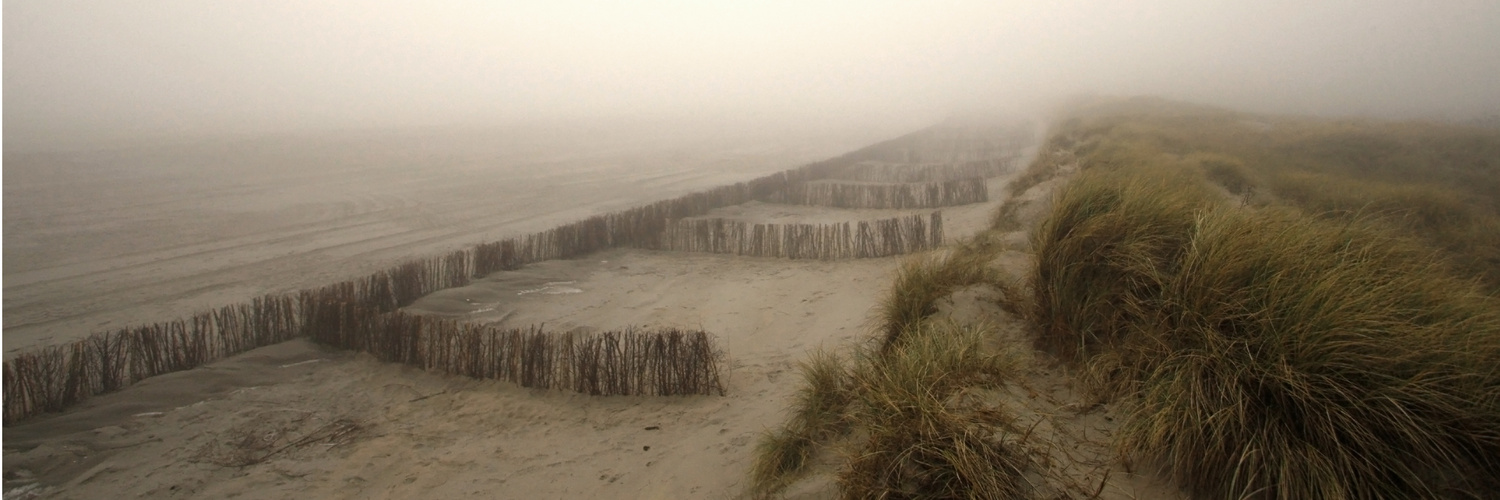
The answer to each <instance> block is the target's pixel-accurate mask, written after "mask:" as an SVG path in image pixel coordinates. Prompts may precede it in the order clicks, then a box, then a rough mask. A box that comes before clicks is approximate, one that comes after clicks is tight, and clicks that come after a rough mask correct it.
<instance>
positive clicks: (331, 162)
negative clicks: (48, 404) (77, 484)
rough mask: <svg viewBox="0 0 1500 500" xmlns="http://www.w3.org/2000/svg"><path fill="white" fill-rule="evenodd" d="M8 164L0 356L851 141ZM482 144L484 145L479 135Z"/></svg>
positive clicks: (781, 164)
mask: <svg viewBox="0 0 1500 500" xmlns="http://www.w3.org/2000/svg"><path fill="white" fill-rule="evenodd" d="M396 139H400V140H395V139H392V140H389V141H381V140H370V139H362V140H361V141H358V142H348V141H345V142H337V141H334V142H333V143H332V144H325V142H326V141H325V142H318V141H314V142H313V143H311V144H303V143H295V142H294V143H283V142H269V143H255V144H248V145H236V144H229V145H218V146H215V147H213V148H208V147H207V146H201V147H199V146H195V147H186V146H184V147H177V148H164V149H160V150H148V151H123V152H87V153H67V154H63V153H49V154H11V153H7V155H6V158H5V183H4V186H5V196H4V204H5V207H4V208H5V210H4V213H5V220H4V226H5V227H4V233H5V251H4V260H5V262H4V270H5V276H4V324H5V333H4V337H5V339H4V340H5V350H6V352H7V353H13V352H15V351H17V350H20V349H25V348H30V347H35V346H39V345H46V344H53V343H61V342H64V341H69V340H73V339H76V338H79V337H82V336H84V335H87V334H89V333H93V332H95V331H100V330H104V329H110V328H118V327H121V326H125V325H130V324H141V323H149V322H154V321H163V320H169V319H173V318H178V317H183V316H187V315H190V314H192V313H194V312H197V311H199V310H203V309H207V308H211V307H219V306H222V305H225V304H230V303H235V302H240V301H245V300H248V299H249V298H251V297H254V296H258V295H262V294H266V293H277V292H285V291H291V290H296V289H300V288H304V287H309V286H318V285H323V284H327V283H331V282H335V281H338V280H342V279H348V278H352V277H355V276H358V275H361V274H365V273H370V272H374V271H377V270H380V269H385V268H387V267H389V266H391V265H393V264H395V263H397V262H399V261H401V260H403V259H407V258H410V257H413V256H423V255H434V254H437V253H439V252H441V251H446V250H453V249H457V248H461V247H464V246H467V245H472V244H474V243H479V242H481V241H488V240H495V239H500V238H502V237H508V236H515V235H520V234H525V233H528V232H534V231H542V230H546V229H550V228H552V227H555V226H557V225H559V224H562V223H567V222H572V221H574V220H578V219H583V218H586V217H589V216H592V215H596V214H599V213H607V212H611V211H615V210H620V209H624V208H628V207H631V206H635V205H639V204H644V203H649V202H652V201H655V200H658V199H664V198H669V197H672V196H676V195H680V194H685V193H688V192H692V191H696V190H701V189H706V188H710V187H714V186H719V185H723V184H730V183H734V182H738V181H743V180H747V179H750V178H754V177H757V176H760V175H764V174H767V173H771V172H775V171H779V170H783V169H786V168H790V167H794V166H797V165H799V164H802V163H806V162H808V161H813V160H817V159H821V158H825V157H827V156H829V155H832V154H835V153H838V152H842V151H844V150H846V149H847V148H848V147H849V144H847V143H845V142H843V141H838V140H828V141H826V142H817V141H803V142H775V141H772V140H769V139H765V140H761V141H760V142H755V141H748V140H747V141H727V142H726V141H698V142H691V141H680V140H679V141H676V142H672V141H665V142H663V141H656V142H649V141H648V142H645V143H642V142H641V141H623V142H622V141H614V142H610V141H601V142H599V143H593V142H588V141H582V140H580V141H575V142H566V143H561V144H556V145H553V146H554V147H551V148H550V149H548V148H540V147H533V148H531V149H525V148H520V151H519V152H517V151H513V150H512V149H516V148H511V149H507V147H506V146H507V145H506V144H499V145H491V144H490V142H494V141H493V140H492V139H490V138H479V139H473V138H471V140H469V142H463V143H454V142H453V141H452V140H449V141H448V142H442V143H438V144H428V143H427V142H423V141H420V140H415V139H409V138H396ZM481 139H483V140H481Z"/></svg>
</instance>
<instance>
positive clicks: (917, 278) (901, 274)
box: [877, 245, 1004, 351]
mask: <svg viewBox="0 0 1500 500" xmlns="http://www.w3.org/2000/svg"><path fill="white" fill-rule="evenodd" d="M955 248H956V250H955V251H948V252H938V253H931V254H927V255H919V256H913V257H910V258H907V259H906V260H904V261H902V262H901V266H900V267H899V268H898V269H897V270H896V279H895V281H894V282H893V283H892V284H891V288H890V290H889V291H888V292H887V293H886V297H885V299H884V300H882V301H881V302H880V306H879V313H878V314H879V326H878V328H877V329H878V331H879V332H880V335H881V338H882V340H881V350H882V351H888V350H890V349H891V348H893V347H895V345H896V344H898V343H900V342H901V341H902V335H903V334H904V333H905V332H906V331H908V330H911V329H912V328H914V327H916V326H917V325H918V324H920V323H921V322H922V320H924V319H926V318H927V317H928V316H931V315H932V314H933V313H935V312H937V300H938V299H941V298H943V297H945V296H947V295H948V294H951V293H953V292H954V291H956V290H958V289H960V288H963V287H966V286H970V285H977V284H981V283H991V284H995V285H998V286H1001V287H1004V283H1003V281H1002V280H1001V279H1000V277H999V276H998V274H997V273H996V272H995V270H994V269H992V268H990V267H989V261H990V260H991V259H993V258H994V251H996V250H997V249H995V248H993V247H984V248H983V251H980V247H964V246H963V245H959V246H957V247H955Z"/></svg>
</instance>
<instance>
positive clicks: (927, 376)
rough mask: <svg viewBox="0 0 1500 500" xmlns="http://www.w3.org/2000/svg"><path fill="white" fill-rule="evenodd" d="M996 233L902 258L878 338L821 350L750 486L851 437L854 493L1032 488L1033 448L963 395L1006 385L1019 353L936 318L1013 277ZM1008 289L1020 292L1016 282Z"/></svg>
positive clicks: (849, 475)
mask: <svg viewBox="0 0 1500 500" xmlns="http://www.w3.org/2000/svg"><path fill="white" fill-rule="evenodd" d="M998 251H999V246H998V244H997V243H996V242H994V241H991V240H987V239H976V240H973V241H967V242H963V243H960V244H958V245H955V246H954V247H952V248H951V249H949V250H948V251H946V252H941V253H934V254H929V255H924V256H916V257H911V258H908V259H906V260H905V261H903V263H902V264H901V267H900V268H899V269H898V271H897V276H896V279H895V281H894V283H893V285H892V288H891V290H890V291H889V292H888V294H887V296H886V299H885V300H884V301H883V302H882V305H881V307H880V310H879V314H878V316H879V317H878V323H877V326H876V328H875V331H874V332H873V333H874V334H875V335H874V338H872V339H870V341H869V342H868V343H865V344H861V345H859V346H856V347H854V348H853V349H852V350H851V351H850V352H849V353H848V354H846V355H843V356H840V355H836V354H833V353H830V352H828V351H822V350H818V351H814V352H813V353H811V354H810V355H809V357H808V359H807V360H805V361H803V362H802V363H801V365H800V368H801V373H802V379H803V383H802V386H801V387H800V388H799V389H798V392H797V394H796V396H795V397H794V399H793V402H792V406H791V408H790V409H789V414H790V415H789V418H788V419H787V422H786V424H785V425H783V426H782V427H780V428H777V429H773V430H771V431H768V432H767V433H766V434H765V435H763V436H762V438H761V440H760V442H759V443H758V446H757V448H756V453H755V462H754V463H753V465H752V467H751V483H752V485H753V486H752V487H751V491H752V492H753V493H754V494H756V495H757V496H772V495H774V494H775V493H777V492H779V491H781V490H782V489H783V488H785V487H786V486H787V485H788V484H790V483H791V482H792V481H794V480H796V479H797V478H799V477H801V475H802V474H804V473H805V471H806V470H807V468H808V466H809V465H810V464H811V463H812V461H813V460H814V458H815V457H816V456H817V454H818V453H819V452H820V450H829V449H831V448H830V445H832V444H834V443H835V442H839V443H842V444H843V446H841V447H840V448H841V449H842V450H843V457H842V463H843V464H844V465H843V466H842V467H841V468H840V469H839V471H838V475H837V481H838V484H839V487H840V490H841V492H842V494H843V495H844V496H845V497H847V498H909V497H922V498H1014V497H1017V496H1019V495H1021V494H1022V493H1023V492H1025V491H1028V490H1029V489H1030V485H1029V484H1028V483H1026V480H1025V476H1024V474H1023V472H1024V471H1025V470H1029V469H1030V468H1031V460H1032V458H1031V455H1030V454H1029V451H1028V450H1027V449H1026V448H1025V445H1024V443H1021V442H1019V440H1017V439H1015V438H1014V436H1015V433H1014V429H1013V428H1012V427H1011V425H1010V424H1011V419H1010V418H1009V417H1007V416H1006V415H1005V413H1004V412H1003V411H1000V410H999V409H998V408H994V407H989V406H985V405H982V404H978V403H976V402H975V401H973V400H971V399H968V398H963V397H962V394H963V393H964V392H965V391H968V390H971V389H976V388H986V387H991V388H992V387H998V386H1000V385H1001V384H1003V383H1004V382H1005V380H1007V379H1008V378H1010V376H1011V374H1012V373H1013V372H1014V370H1015V367H1016V366H1017V365H1018V364H1019V361H1017V360H1018V359H1019V358H1017V357H1016V356H1014V355H1012V352H1011V351H1005V350H997V349H995V348H993V347H991V346H987V345H986V339H987V338H988V337H990V336H991V333H990V332H989V331H988V330H987V329H985V328H979V327H962V326H959V325H956V324H953V323H952V322H949V321H938V320H934V319H932V318H931V315H932V314H933V313H934V312H936V301H937V300H939V299H941V298H942V297H944V296H947V295H948V294H951V293H952V292H953V291H955V290H958V289H960V288H962V287H964V286H968V285H974V284H979V283H990V284H995V285H998V286H1002V287H1003V286H1005V285H1004V284H1003V283H1002V282H1001V281H1000V279H999V277H998V276H997V274H996V272H995V271H994V270H993V269H991V268H989V267H988V262H989V261H990V260H991V259H993V257H994V255H995V254H996V252H998ZM1003 290H1007V292H1006V293H1007V295H1009V294H1010V293H1013V292H1009V291H1008V288H1003Z"/></svg>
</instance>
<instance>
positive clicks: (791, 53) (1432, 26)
mask: <svg viewBox="0 0 1500 500" xmlns="http://www.w3.org/2000/svg"><path fill="white" fill-rule="evenodd" d="M3 14H4V64H5V68H4V126H5V130H4V135H5V143H4V146H5V148H6V149H7V150H12V151H17V150H28V149H67V148H75V147H95V146H98V145H101V144H109V145H117V144H123V143H129V142H131V141H136V140H172V139H174V138H175V139H187V140H190V139H192V138H199V137H209V136H232V135H261V134H273V135H275V134H300V133H319V132H324V131H339V130H344V131H348V130H366V131H367V130H385V129H420V128H443V127H456V128H474V127H505V126H509V127H514V126H546V125H547V124H553V125H558V124H587V123H605V124H617V125H618V126H620V127H627V128H630V127H639V126H641V125H640V124H658V125H660V126H662V127H667V128H671V127H682V128H685V129H697V128H713V127H722V128H723V129H724V130H725V131H726V133H796V132H797V131H798V130H821V131H839V130H856V129H866V130H868V129H872V128H873V129H878V130H880V131H882V132H885V131H900V130H910V129H914V128H918V127H921V126H925V125H929V124H932V123H935V122H937V121H940V120H942V119H944V118H945V117H948V116H952V115H955V114H975V113H981V114H982V113H990V112H993V113H1002V112H1003V113H1010V114H1018V115H1030V114H1035V113H1038V112H1042V111H1045V110H1046V109H1047V108H1048V106H1050V105H1051V104H1052V103H1055V102H1056V101H1057V100H1058V99H1059V98H1062V97H1065V96H1070V95H1075V94H1080V93H1083V94H1114V95H1141V94H1148V95H1158V96H1162V97H1166V98H1171V99H1181V100H1189V101H1194V102H1200V103H1205V104H1212V105H1219V106H1227V107H1233V108H1236V109H1243V110H1247V111H1256V112H1271V113H1285V114H1310V115H1338V116H1350V115H1354V116H1370V117H1381V118H1426V119H1453V120H1464V119H1470V118H1475V117H1480V116H1487V115H1494V114H1496V113H1500V91H1497V89H1496V84H1495V83H1494V82H1497V81H1500V51H1497V50H1495V48H1494V47H1500V34H1497V32H1496V30H1494V27H1496V26H1500V3H1496V2H1485V1H1470V0H1465V1H1454V2H1444V3H1441V4H1428V3H1417V2H1391V1H1377V2H1334V1H1316V2H1289V1H1280V2H1262V3H1257V4H1254V5H1241V4H1232V3H1227V2H1225V3H1217V4H1211V3H1209V2H1191V1H1172V2H1157V3H1154V4H1153V5H1151V6H1150V7H1140V6H1137V5H1134V4H1124V3H1104V2H1081V1H1072V2H1053V3H1047V4H1045V5H1042V4H1038V3H1034V2H979V1H947V2H937V3H929V4H924V5H908V4H899V3H895V2H818V3H810V4H809V3H792V2H771V3H760V4H756V5H754V6H749V5H724V4H715V5H700V4H698V3H690V2H671V1H661V2H647V3H641V4H629V5H624V4H595V3H585V2H548V3H521V2H497V3H475V2H455V1H445V2H437V3H423V4H406V3H397V2H349V1H339V2H325V3H317V4H305V3H302V2H295V3H294V2H253V3H251V2H246V3H239V2H221V1H215V2H199V1H186V0H174V1H161V2H149V3H147V2H77V1H48V2H40V1H8V2H6V3H5V4H4V13H3ZM569 126H571V125H569Z"/></svg>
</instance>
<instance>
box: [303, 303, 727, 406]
mask: <svg viewBox="0 0 1500 500" xmlns="http://www.w3.org/2000/svg"><path fill="white" fill-rule="evenodd" d="M314 309H315V312H314V313H313V314H312V316H313V319H312V322H311V329H310V330H311V332H312V333H311V338H312V339H313V340H314V341H316V342H319V343H322V344H326V345H330V346H334V347H338V348H341V349H349V350H355V351H361V352H367V353H370V354H372V355H374V356H375V357H376V358H377V359H380V360H382V361H386V362H392V363H403V364H407V365H411V366H416V367H419V368H422V369H424V370H428V371H436V372H442V373H449V374H453V375H462V376H466V377H472V378H479V379H494V380H504V381H508V382H512V383H516V384H519V385H521V386H522V387H531V388H539V389H559V390H571V391H576V392H580V393H583V394H590V395H596V396H614V395H626V396H629V395H642V396H678V395H695V394H701V395H708V394H719V395H723V394H724V385H723V382H722V378H721V377H720V373H719V369H720V368H719V367H720V360H721V359H722V357H723V354H722V352H721V351H720V350H719V349H718V348H717V347H716V346H715V345H714V341H713V337H712V336H710V335H709V334H708V333H706V332H703V331H685V330H677V329H661V330H653V331H645V330H634V329H630V330H621V331H605V332H599V333H571V332H566V333H555V332H547V331H543V330H542V329H540V328H535V327H533V328H528V329H515V328H512V329H503V328H496V327H493V326H490V325H482V324H474V323H464V322H460V321H454V320H447V319H439V318H433V317H427V316H419V315H413V314H407V313H404V312H400V311H397V312H394V313H385V314H371V312H370V311H367V310H363V309H361V308H360V307H358V306H356V305H354V304H349V303H337V302H326V303H321V304H318V305H316V306H315V307H314Z"/></svg>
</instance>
